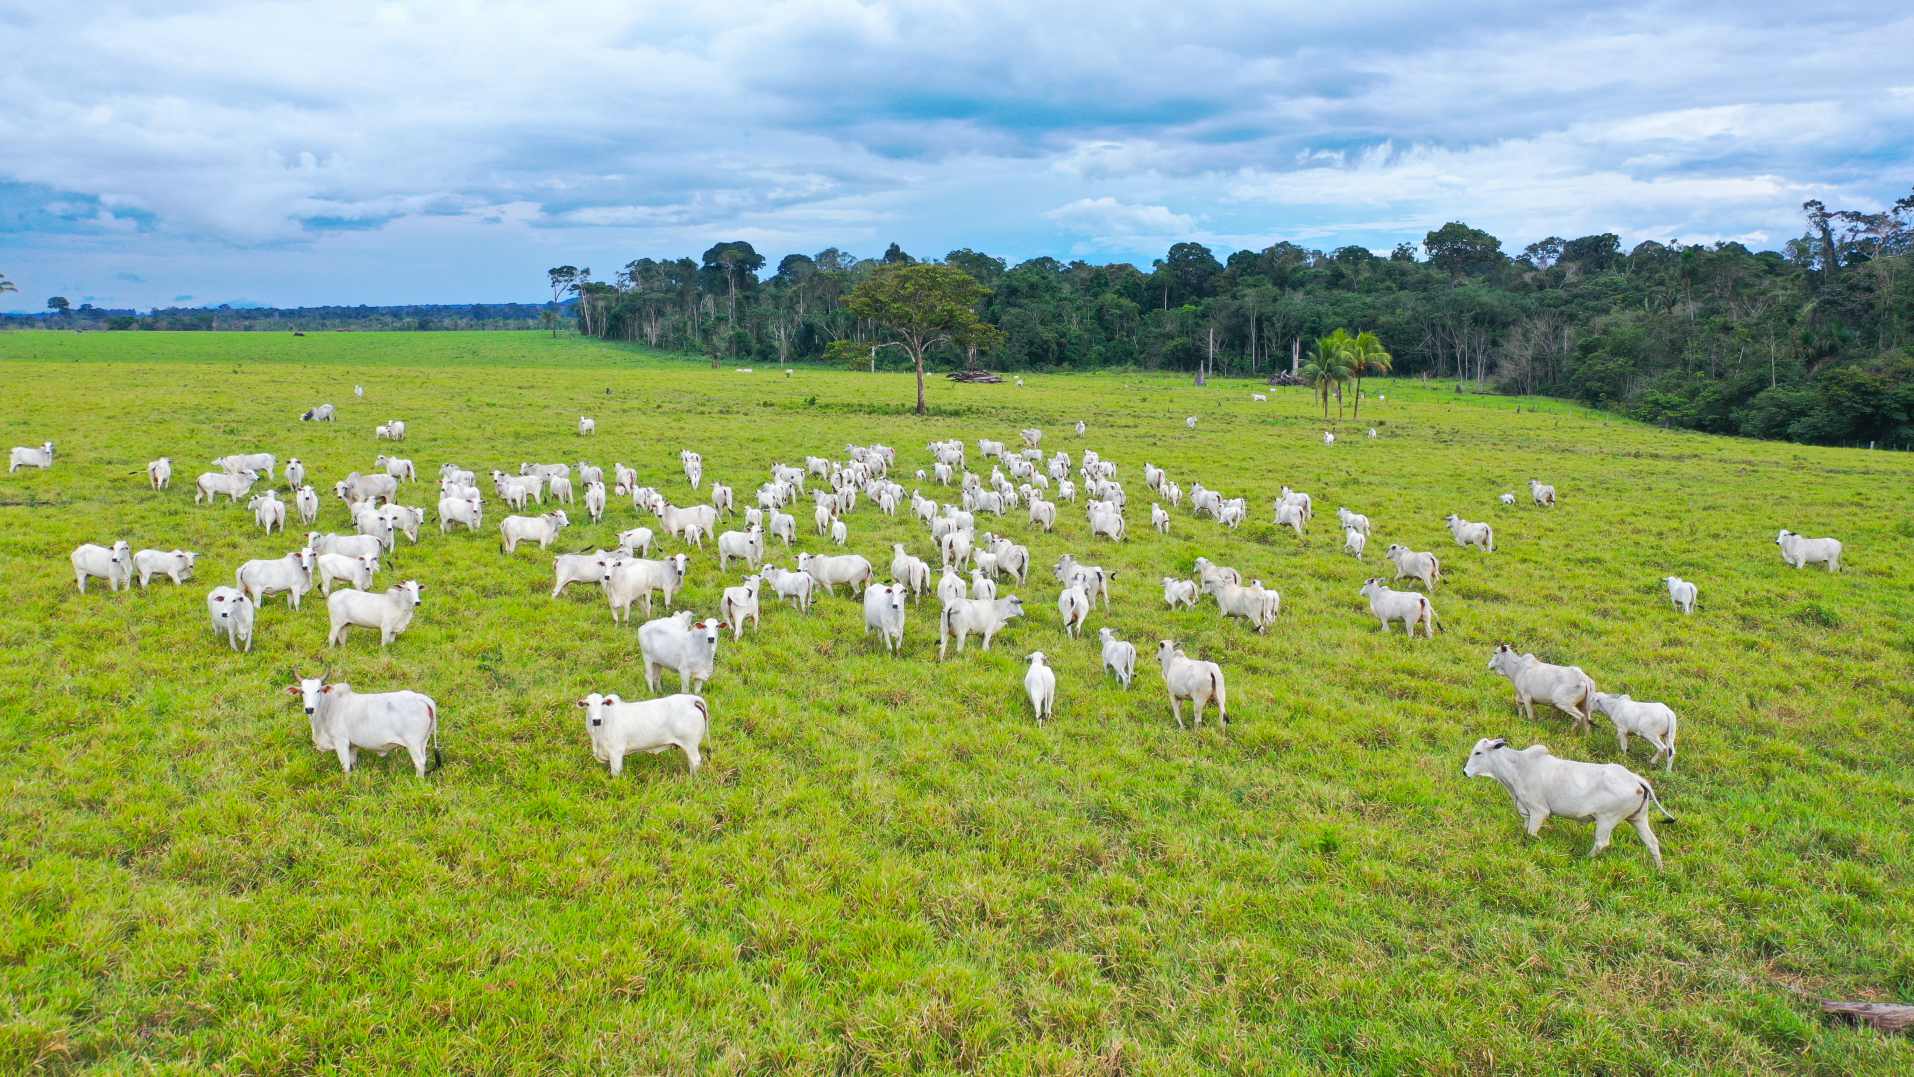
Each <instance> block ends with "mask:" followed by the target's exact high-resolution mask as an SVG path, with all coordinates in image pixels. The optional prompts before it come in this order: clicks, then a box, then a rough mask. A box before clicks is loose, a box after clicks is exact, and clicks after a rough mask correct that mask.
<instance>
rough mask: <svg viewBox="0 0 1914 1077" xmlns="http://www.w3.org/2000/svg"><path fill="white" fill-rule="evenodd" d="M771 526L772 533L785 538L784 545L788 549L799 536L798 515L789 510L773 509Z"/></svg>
mask: <svg viewBox="0 0 1914 1077" xmlns="http://www.w3.org/2000/svg"><path fill="white" fill-rule="evenodd" d="M770 528H771V534H772V535H774V536H776V537H778V538H781V539H783V540H784V547H785V549H787V550H788V549H790V547H791V543H792V542H793V541H794V540H795V539H796V538H797V517H795V516H793V515H791V514H790V513H788V512H779V511H778V510H776V509H772V510H771V519H770Z"/></svg>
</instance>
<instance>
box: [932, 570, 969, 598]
mask: <svg viewBox="0 0 1914 1077" xmlns="http://www.w3.org/2000/svg"><path fill="white" fill-rule="evenodd" d="M963 597H965V595H964V580H963V577H961V576H959V575H957V574H956V573H955V572H952V571H951V570H949V569H945V570H944V574H943V575H942V576H939V577H938V578H937V604H938V605H940V606H948V605H950V604H951V603H952V602H955V601H956V600H958V599H960V598H963Z"/></svg>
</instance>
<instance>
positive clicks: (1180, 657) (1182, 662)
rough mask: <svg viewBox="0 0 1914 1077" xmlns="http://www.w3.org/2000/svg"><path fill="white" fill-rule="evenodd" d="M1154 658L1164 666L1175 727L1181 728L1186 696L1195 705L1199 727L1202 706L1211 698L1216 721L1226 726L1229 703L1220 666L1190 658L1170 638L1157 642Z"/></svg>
mask: <svg viewBox="0 0 1914 1077" xmlns="http://www.w3.org/2000/svg"><path fill="white" fill-rule="evenodd" d="M1156 661H1157V664H1158V665H1160V666H1162V667H1163V687H1164V689H1165V690H1166V691H1168V692H1169V694H1170V714H1171V715H1172V716H1173V717H1175V718H1176V728H1178V729H1182V728H1184V725H1183V706H1182V702H1181V701H1182V700H1185V699H1187V700H1189V701H1190V703H1191V705H1193V706H1194V707H1195V708H1196V718H1195V721H1196V724H1197V726H1199V727H1200V726H1202V724H1203V708H1204V707H1206V706H1208V705H1209V701H1210V700H1212V699H1214V700H1215V701H1216V721H1217V724H1218V725H1220V726H1222V727H1223V728H1224V729H1228V728H1229V704H1228V703H1227V702H1226V698H1225V695H1224V686H1223V669H1222V667H1221V666H1218V665H1217V664H1216V663H1214V662H1202V661H1198V660H1196V659H1194V658H1191V657H1190V656H1189V655H1186V654H1184V653H1183V650H1182V648H1180V647H1178V646H1177V645H1176V641H1175V640H1170V639H1166V640H1161V641H1159V642H1158V643H1157V645H1156Z"/></svg>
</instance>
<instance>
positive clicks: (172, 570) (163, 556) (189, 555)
mask: <svg viewBox="0 0 1914 1077" xmlns="http://www.w3.org/2000/svg"><path fill="white" fill-rule="evenodd" d="M198 562H199V555H198V554H196V553H194V552H192V551H191V550H140V551H139V552H138V553H135V554H134V555H133V570H134V571H136V572H138V573H139V574H140V590H142V591H144V590H146V583H147V581H148V580H151V579H152V578H153V577H154V576H165V577H166V578H167V579H169V580H172V581H173V584H174V586H178V585H179V584H181V583H184V582H185V581H187V580H190V579H192V578H193V567H194V565H196V564H197V563H198Z"/></svg>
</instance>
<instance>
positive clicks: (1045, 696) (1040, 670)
mask: <svg viewBox="0 0 1914 1077" xmlns="http://www.w3.org/2000/svg"><path fill="white" fill-rule="evenodd" d="M1023 690H1024V694H1025V695H1027V696H1029V697H1030V709H1031V710H1033V711H1035V712H1036V716H1037V724H1038V725H1042V724H1043V720H1044V719H1045V718H1054V717H1056V715H1057V674H1056V672H1055V671H1054V670H1052V669H1051V668H1050V666H1049V665H1048V664H1047V663H1046V662H1045V661H1044V657H1043V652H1042V651H1032V652H1030V670H1029V671H1028V672H1027V673H1025V674H1024V675H1023Z"/></svg>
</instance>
